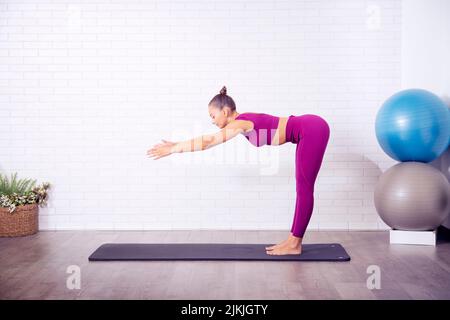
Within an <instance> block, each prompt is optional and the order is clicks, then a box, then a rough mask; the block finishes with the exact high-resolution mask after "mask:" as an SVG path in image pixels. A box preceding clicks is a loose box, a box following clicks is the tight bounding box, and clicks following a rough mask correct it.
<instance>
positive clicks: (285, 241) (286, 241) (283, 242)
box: [266, 239, 289, 250]
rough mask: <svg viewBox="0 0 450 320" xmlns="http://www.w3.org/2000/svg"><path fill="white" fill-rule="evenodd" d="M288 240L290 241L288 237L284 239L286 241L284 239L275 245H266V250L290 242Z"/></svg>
mask: <svg viewBox="0 0 450 320" xmlns="http://www.w3.org/2000/svg"><path fill="white" fill-rule="evenodd" d="M288 242H289V239H286V240H284V241H282V242H280V243H278V244H274V245H273V246H269V247H266V250H273V249H275V248H278V247H281V246H284V245H285V244H286V243H288Z"/></svg>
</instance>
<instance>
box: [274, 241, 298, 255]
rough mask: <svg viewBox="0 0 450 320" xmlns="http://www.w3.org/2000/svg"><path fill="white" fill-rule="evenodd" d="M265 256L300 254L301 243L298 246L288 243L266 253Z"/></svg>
mask: <svg viewBox="0 0 450 320" xmlns="http://www.w3.org/2000/svg"><path fill="white" fill-rule="evenodd" d="M266 253H267V254H270V255H276V256H278V255H287V254H301V253H302V245H301V243H300V244H298V245H291V244H289V243H287V244H285V245H283V246H279V247H276V246H275V248H274V249H272V250H268V251H266Z"/></svg>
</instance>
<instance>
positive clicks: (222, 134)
mask: <svg viewBox="0 0 450 320" xmlns="http://www.w3.org/2000/svg"><path fill="white" fill-rule="evenodd" d="M243 131H244V129H243V128H241V126H240V124H239V123H236V122H232V123H230V124H228V125H227V126H226V127H225V128H223V129H222V130H220V131H218V132H216V133H214V134H206V135H201V136H199V137H195V138H193V139H189V140H185V141H180V142H170V141H165V140H163V141H164V143H163V144H158V145H156V146H154V147H153V148H152V149H150V150H149V151H148V152H147V154H149V155H150V156H155V157H156V158H155V159H154V160H157V159H159V158H162V157H165V156H168V155H170V154H172V153H182V152H194V151H203V150H206V149H209V148H211V147H214V146H216V145H218V144H221V143H224V142H226V141H228V140H230V139H232V138H234V137H235V136H237V135H238V134H239V133H241V132H243Z"/></svg>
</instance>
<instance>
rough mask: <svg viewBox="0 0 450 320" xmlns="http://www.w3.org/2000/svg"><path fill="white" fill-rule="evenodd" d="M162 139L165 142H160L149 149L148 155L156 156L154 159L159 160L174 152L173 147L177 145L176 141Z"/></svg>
mask: <svg viewBox="0 0 450 320" xmlns="http://www.w3.org/2000/svg"><path fill="white" fill-rule="evenodd" d="M162 141H163V143H158V144H156V145H154V146H153V147H152V148H151V149H150V150H148V151H147V155H149V156H150V157H155V158H154V159H153V160H158V159H160V158H162V157H165V156H168V155H170V154H172V153H173V152H172V148H173V147H174V146H175V145H176V142H171V141H166V140H164V139H162Z"/></svg>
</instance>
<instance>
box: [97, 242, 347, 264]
mask: <svg viewBox="0 0 450 320" xmlns="http://www.w3.org/2000/svg"><path fill="white" fill-rule="evenodd" d="M270 245H273V244H233V243H151V244H149V243H106V244H103V245H101V246H100V247H99V248H98V249H97V250H95V252H94V253H92V254H91V255H90V256H89V261H112V260H276V261H279V260H284V261H296V260H299V261H349V260H350V257H349V255H348V254H347V252H346V251H345V249H344V248H343V247H342V246H341V245H340V244H338V243H324V244H322V243H318V244H303V245H302V253H301V254H300V255H279V256H275V255H268V254H266V249H265V247H266V246H270Z"/></svg>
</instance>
